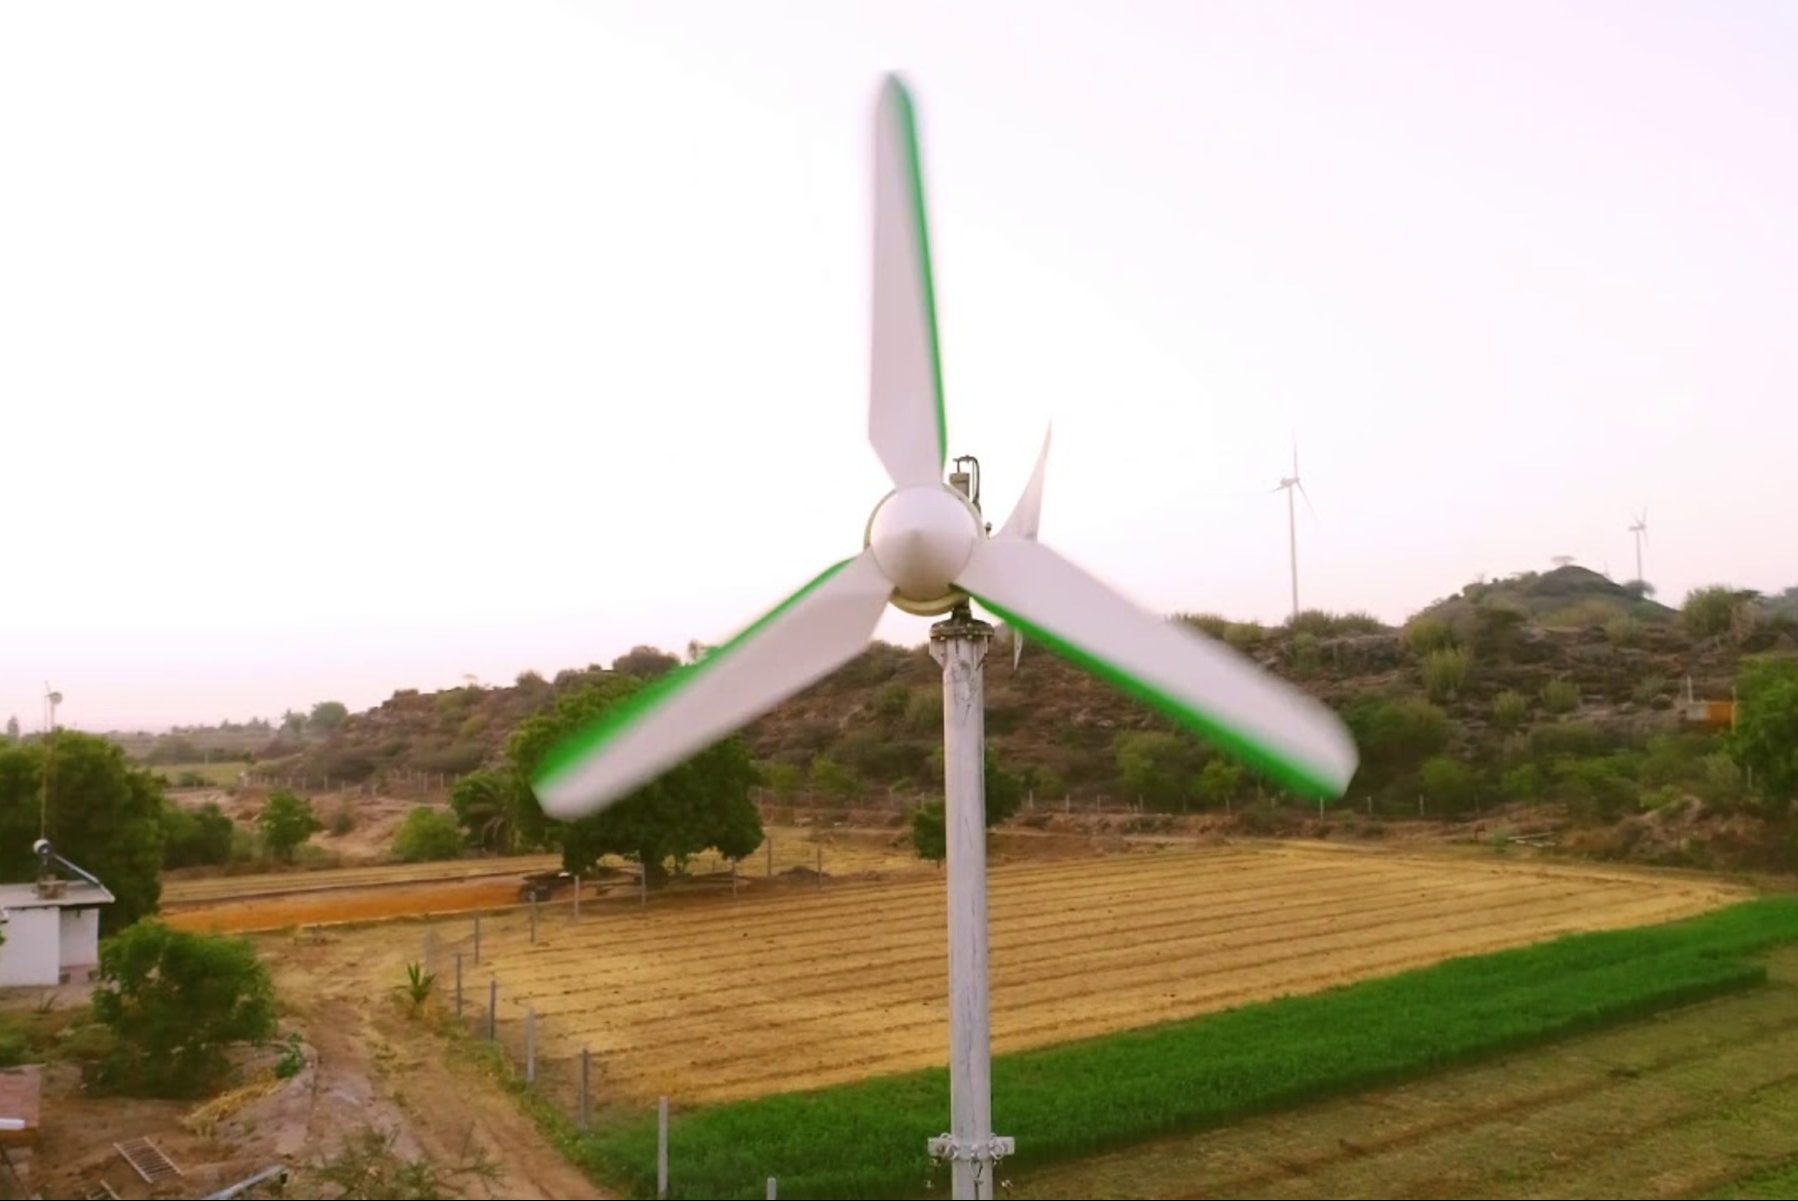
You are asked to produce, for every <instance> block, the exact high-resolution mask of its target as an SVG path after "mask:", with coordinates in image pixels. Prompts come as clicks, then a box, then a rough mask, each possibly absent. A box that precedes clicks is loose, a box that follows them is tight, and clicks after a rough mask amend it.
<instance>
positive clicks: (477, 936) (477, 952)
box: [474, 913, 481, 963]
mask: <svg viewBox="0 0 1798 1201" xmlns="http://www.w3.org/2000/svg"><path fill="white" fill-rule="evenodd" d="M474 961H475V962H476V963H479V962H480V961H481V915H480V914H478V913H477V914H475V915H474Z"/></svg>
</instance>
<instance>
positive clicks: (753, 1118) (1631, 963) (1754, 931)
mask: <svg viewBox="0 0 1798 1201" xmlns="http://www.w3.org/2000/svg"><path fill="white" fill-rule="evenodd" d="M1793 941H1798V897H1790V896H1787V897H1767V898H1761V899H1758V900H1753V901H1748V902H1744V903H1742V904H1739V905H1734V906H1731V907H1729V908H1726V909H1721V910H1717V911H1714V912H1712V913H1709V914H1706V915H1703V916H1701V917H1697V918H1693V919H1689V920H1687V921H1682V922H1677V923H1673V924H1670V925H1663V926H1653V927H1644V928H1638V929H1630V930H1613V931H1603V932H1598V933H1591V934H1579V935H1571V936H1566V937H1562V938H1558V939H1555V940H1553V941H1550V942H1545V943H1540V944H1537V945H1534V946H1528V947H1520V948H1516V949H1513V950H1509V951H1501V952H1498V953H1496V954H1491V955H1479V956H1470V957H1467V958H1462V959H1452V960H1446V961H1444V962H1442V963H1438V964H1434V965H1432V966H1430V967H1426V968H1421V969H1418V970H1415V971H1409V972H1404V973H1400V974H1397V975H1393V976H1387V977H1382V978H1379V979H1374V980H1366V981H1362V982H1359V983H1356V984H1350V985H1345V986H1342V987H1339V988H1335V989H1331V990H1329V991H1326V992H1321V993H1314V994H1308V995H1304V996H1296V997H1284V998H1280V999H1278V1000H1274V1001H1269V1002H1264V1003H1261V1004H1255V1005H1249V1006H1244V1007H1242V1008H1238V1009H1232V1010H1226V1011H1223V1012H1218V1013H1211V1014H1205V1015H1202V1016H1200V1017H1196V1018H1191V1019H1187V1020H1185V1021H1180V1022H1174V1023H1169V1024H1166V1025H1161V1026H1154V1027H1149V1028H1145V1029H1141V1030H1134V1031H1126V1032H1123V1033H1119V1034H1113V1035H1108V1036H1105V1037H1101V1038H1096V1039H1091V1040H1086V1041H1082V1042H1078V1043H1065V1044H1061V1045H1058V1046H1054V1047H1047V1048H1042V1049H1039V1050H1033V1051H1025V1052H1019V1053H1016V1054H1011V1055H1005V1056H1001V1057H998V1058H996V1059H995V1060H994V1063H993V1114H994V1125H995V1126H996V1127H997V1129H998V1131H999V1132H1000V1133H1002V1134H1011V1135H1013V1136H1015V1137H1017V1139H1018V1156H1017V1160H1016V1161H1015V1166H1019V1167H1023V1166H1029V1165H1034V1164H1044V1163H1049V1162H1053V1161H1055V1160H1059V1159H1066V1158H1069V1157H1073V1156H1079V1155H1086V1154H1091V1153H1093V1152H1097V1151H1102V1150H1105V1149H1108V1148H1112V1147H1117V1146H1122V1145H1128V1144H1130V1143H1135V1142H1139V1141H1141V1140H1143V1139H1147V1138H1152V1137H1155V1136H1157V1135H1162V1134H1168V1133H1172V1132H1174V1131H1181V1130H1194V1129H1200V1128H1204V1127H1207V1126H1214V1125H1219V1124H1222V1123H1225V1122H1228V1121H1231V1120H1234V1119H1237V1118H1240V1117H1243V1116H1245V1115H1248V1114H1253V1113H1260V1112H1266V1111H1269V1110H1274V1109H1279V1108H1284V1107H1288V1106H1293V1105H1297V1104H1301V1103H1304V1102H1308V1101H1313V1100H1317V1099H1319V1098H1322V1097H1328V1096H1332V1095H1337V1094H1342V1093H1346V1092H1350V1091H1355V1090H1360V1089H1364V1088H1369V1087H1375V1086H1380V1085H1386V1084H1391V1083H1394V1082H1397V1081H1399V1080H1403V1079H1408V1078H1412V1077H1416V1076H1419V1075H1422V1074H1425V1073H1428V1072H1431V1071H1435V1070H1439V1069H1441V1068H1444V1067H1447V1066H1450V1065H1452V1064H1457V1063H1463V1062H1467V1061H1470V1060H1472V1059H1475V1058H1479V1057H1483V1056H1488V1055H1492V1054H1495V1053H1498V1052H1503V1051H1510V1050H1515V1049H1517V1048H1520V1047H1525V1046H1529V1045H1532V1044H1536V1043H1541V1042H1545V1041H1548V1040H1550V1039H1554V1038H1559V1037H1562V1036H1564V1035H1568V1034H1573V1033H1578V1032H1581V1031H1586V1030H1591V1029H1595V1028H1598V1027H1601V1026H1604V1025H1608V1024H1612V1023H1616V1022H1620V1021H1625V1020H1628V1019H1630V1018H1635V1017H1640V1016H1643V1015H1645V1014H1648V1013H1651V1012H1654V1011H1656V1010H1661V1009H1666V1008H1669V1007H1672V1006H1675V1005H1680V1004H1685V1003H1688V1002H1692V1001H1697V1000H1701V999H1704V998H1707V997H1713V996H1718V995H1720V994H1723V993H1726V992H1730V991H1733V990H1737V989H1742V988H1747V987H1751V986H1753V985H1755V984H1758V983H1761V982H1763V981H1764V980H1765V979H1766V969H1765V968H1764V966H1762V965H1761V964H1759V963H1755V962H1752V961H1750V960H1749V959H1747V958H1746V957H1747V956H1750V955H1752V954H1754V953H1755V952H1757V951H1761V950H1764V949H1766V948H1768V947H1771V946H1773V945H1776V944H1779V943H1784V942H1793ZM948 1111H949V1095H948V1076H947V1073H946V1072H945V1071H943V1070H941V1069H934V1070H930V1071H923V1072H914V1073H909V1074H906V1075H901V1076H889V1077H882V1078H877V1079H872V1080H864V1081H858V1082H856V1083H854V1084H847V1085H841V1086H837V1087H833V1088H826V1089H819V1090H815V1091H811V1092H803V1093H785V1094H780V1095H776V1096H769V1097H762V1098H757V1099H755V1100H751V1101H743V1102H737V1103H733V1104H727V1105H719V1106H715V1107H712V1108H707V1109H700V1110H697V1111H694V1112H691V1113H687V1114H682V1115H680V1116H679V1117H678V1118H677V1119H676V1120H675V1123H674V1128H673V1130H672V1131H671V1132H670V1160H671V1172H670V1177H671V1179H670V1189H671V1195H673V1196H677V1197H759V1196H761V1195H762V1188H763V1182H764V1181H765V1179H766V1177H768V1176H771V1175H772V1176H777V1177H779V1179H780V1194H781V1196H783V1197H793V1198H799V1197H891V1196H918V1195H922V1194H923V1193H924V1192H925V1191H926V1181H927V1179H929V1178H930V1176H931V1167H930V1164H929V1161H928V1160H927V1158H926V1156H925V1152H924V1144H925V1140H926V1139H927V1138H929V1137H930V1136H932V1135H936V1134H940V1133H942V1132H943V1130H944V1129H945V1128H946V1126H947V1122H948ZM558 1133H560V1134H561V1135H562V1138H561V1139H560V1140H559V1141H561V1142H562V1143H563V1145H564V1146H565V1147H567V1148H568V1149H569V1150H570V1151H571V1152H572V1153H573V1155H574V1157H575V1159H576V1161H577V1162H578V1163H580V1164H581V1165H582V1166H583V1167H585V1168H586V1170H587V1171H588V1172H589V1174H591V1175H594V1176H596V1177H598V1178H601V1179H606V1180H610V1181H613V1182H615V1183H617V1184H619V1185H621V1186H622V1187H624V1188H625V1189H628V1190H629V1191H630V1192H632V1193H633V1194H635V1195H640V1196H641V1195H650V1194H652V1193H653V1190H654V1187H655V1124H654V1122H653V1120H650V1121H645V1122H631V1123H627V1124H623V1125H619V1126H615V1127H613V1128H610V1129H607V1130H603V1131H599V1132H596V1133H594V1134H591V1135H585V1136H579V1135H577V1136H575V1137H572V1138H570V1137H569V1136H568V1132H566V1130H563V1131H561V1132H558ZM1012 1166H1014V1165H1013V1164H1011V1163H1008V1164H1006V1165H1002V1166H1001V1169H1000V1175H1001V1176H1004V1175H1005V1173H1006V1172H1007V1171H1008V1170H1009V1169H1010V1168H1011V1167H1012ZM944 1188H946V1174H942V1175H939V1177H938V1183H937V1189H938V1191H941V1190H942V1189H944Z"/></svg>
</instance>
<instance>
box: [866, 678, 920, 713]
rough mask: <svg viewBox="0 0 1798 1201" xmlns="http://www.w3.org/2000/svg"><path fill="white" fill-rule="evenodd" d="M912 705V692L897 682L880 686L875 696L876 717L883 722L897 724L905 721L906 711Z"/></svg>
mask: <svg viewBox="0 0 1798 1201" xmlns="http://www.w3.org/2000/svg"><path fill="white" fill-rule="evenodd" d="M910 703H911V691H910V689H908V688H906V686H905V685H904V684H901V683H899V682H898V681H897V680H894V681H891V682H889V683H886V684H882V685H881V686H880V691H879V692H876V693H875V694H874V716H876V717H878V718H880V719H881V720H882V721H885V722H889V723H896V722H900V721H903V720H904V719H905V709H906V706H907V705H908V704H910Z"/></svg>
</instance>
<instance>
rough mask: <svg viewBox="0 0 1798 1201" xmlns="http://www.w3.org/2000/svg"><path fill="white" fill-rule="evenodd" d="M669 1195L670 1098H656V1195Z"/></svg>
mask: <svg viewBox="0 0 1798 1201" xmlns="http://www.w3.org/2000/svg"><path fill="white" fill-rule="evenodd" d="M667 1195H668V1098H667V1097H658V1098H657V1099H656V1196H658V1197H666V1196H667Z"/></svg>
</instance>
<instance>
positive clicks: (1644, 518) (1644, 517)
mask: <svg viewBox="0 0 1798 1201" xmlns="http://www.w3.org/2000/svg"><path fill="white" fill-rule="evenodd" d="M1629 532H1630V533H1632V534H1634V535H1635V536H1636V580H1637V582H1638V583H1643V584H1646V583H1647V582H1648V577H1647V576H1645V575H1643V574H1642V542H1643V540H1644V539H1645V538H1647V537H1648V510H1647V509H1643V510H1642V511H1641V512H1640V513H1637V514H1636V519H1635V520H1634V521H1632V522H1630V523H1629Z"/></svg>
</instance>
